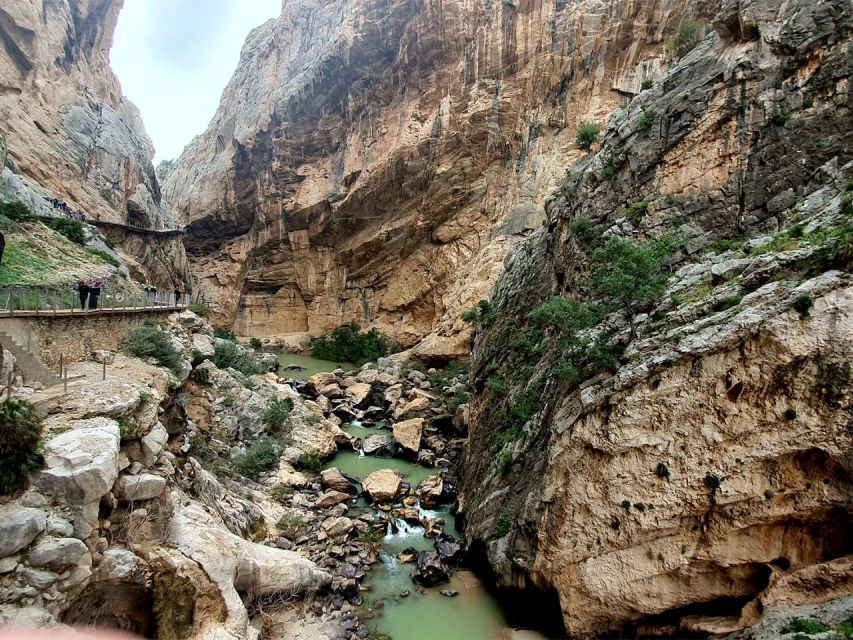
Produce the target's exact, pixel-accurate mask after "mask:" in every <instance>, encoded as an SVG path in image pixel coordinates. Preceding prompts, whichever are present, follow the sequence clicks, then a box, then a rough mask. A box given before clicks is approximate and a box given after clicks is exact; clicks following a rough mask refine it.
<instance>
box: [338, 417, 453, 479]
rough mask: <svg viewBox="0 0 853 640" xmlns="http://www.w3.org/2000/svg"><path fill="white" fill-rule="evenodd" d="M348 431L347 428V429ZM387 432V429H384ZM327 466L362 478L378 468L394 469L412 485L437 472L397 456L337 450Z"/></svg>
mask: <svg viewBox="0 0 853 640" xmlns="http://www.w3.org/2000/svg"><path fill="white" fill-rule="evenodd" d="M347 431H349V429H347ZM386 433H387V431H386ZM326 466H327V467H337V468H338V469H340V470H341V471H343V472H344V473H348V474H349V475H351V476H356V477H358V478H364V477H365V476H367V475H370V474H371V473H373V472H374V471H378V470H379V469H396V470H397V471H399V472H400V475H401V476H402V477H403V481H404V482H408V483H409V484H411V485H412V486H413V487H414V486H417V484H418V483H419V482H420V481H421V480H423V479H424V478H426V477H427V476H429V475H433V474H435V473H438V471H436V470H435V469H427V468H425V467H420V466H418V465H416V464H412V463H411V462H407V461H406V460H398V459H397V458H377V457H375V456H359V455H358V454H357V453H355V452H354V451H338V453H337V454H336V455H335V457H334V458H332V459H331V460H329V461H328V462H327V463H326Z"/></svg>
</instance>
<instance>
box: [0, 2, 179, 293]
mask: <svg viewBox="0 0 853 640" xmlns="http://www.w3.org/2000/svg"><path fill="white" fill-rule="evenodd" d="M121 7H122V2H121V0H51V1H50V2H41V1H40V0H22V1H16V2H11V3H10V2H7V3H4V4H3V6H2V7H0V40H2V45H3V46H2V47H0V123H2V124H0V134H2V136H3V138H5V144H6V145H7V147H8V155H7V158H6V162H5V163H4V165H5V167H0V170H2V171H3V174H2V185H0V186H2V191H3V192H4V193H5V194H6V195H7V196H11V197H17V198H19V199H21V200H22V201H24V202H25V203H26V204H27V205H29V206H30V207H31V208H32V209H34V210H36V211H38V212H41V213H44V214H47V215H49V214H51V213H52V211H53V209H52V207H51V206H50V205H48V204H47V202H46V200H45V199H44V198H46V197H48V198H53V197H56V198H60V199H63V200H65V201H66V202H67V203H68V204H69V206H71V207H72V208H73V209H82V210H83V211H85V212H86V214H87V216H88V217H89V218H90V219H93V220H102V221H105V222H113V223H121V224H126V225H129V226H132V227H141V228H144V229H166V228H174V226H175V224H174V221H173V219H172V216H171V213H170V211H169V209H168V208H167V207H166V206H165V205H164V203H163V202H162V199H161V195H160V186H159V184H158V182H157V179H156V177H155V175H154V168H153V166H152V164H151V160H152V158H153V157H154V148H153V146H152V144H151V141H150V140H149V139H148V137H147V135H146V133H145V129H144V126H143V124H142V120H141V118H140V115H139V112H138V110H137V109H136V107H135V106H134V105H133V104H132V103H130V102H129V101H128V100H127V99H126V98H125V97H124V96H123V95H122V93H121V87H120V86H119V82H118V79H117V78H116V76H115V74H114V73H113V72H112V69H111V68H110V64H109V51H110V48H111V46H112V38H113V32H114V30H115V26H116V21H117V19H118V15H119V11H120V10H121ZM149 242H150V243H155V244H156V243H157V240H156V238H155V239H150V240H149ZM168 253H169V255H170V257H169V260H168V264H167V265H165V266H164V265H162V264H159V263H158V262H156V261H146V258H145V256H144V255H141V254H140V255H136V254H134V253H133V252H131V253H130V255H131V256H132V257H135V258H137V259H138V261H139V262H140V263H141V265H142V267H143V269H144V270H146V271H147V272H148V273H147V275H148V276H149V277H150V278H151V279H152V280H154V281H157V282H159V283H161V284H163V285H165V286H168V284H169V283H171V284H173V285H174V284H175V283H176V282H177V283H182V282H184V281H185V280H186V278H187V269H188V265H187V263H186V259H185V256H184V253H183V249H182V247H181V246H180V244H174V243H172V244H170V246H169V247H168Z"/></svg>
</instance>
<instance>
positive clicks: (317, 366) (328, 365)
mask: <svg viewBox="0 0 853 640" xmlns="http://www.w3.org/2000/svg"><path fill="white" fill-rule="evenodd" d="M276 355H277V356H278V361H279V363H281V370H279V375H280V376H283V377H292V378H294V379H295V380H307V379H308V378H310V377H311V376H313V375H314V374H315V373H325V372H327V371H334V370H335V369H352V368H353V365H352V364H350V363H348V362H330V361H328V360H320V358H314V357H313V356H308V355H305V354H302V353H278V354H276ZM289 364H297V365H299V366H300V367H304V368H305V370H304V371H285V370H284V367H286V366H287V365H289Z"/></svg>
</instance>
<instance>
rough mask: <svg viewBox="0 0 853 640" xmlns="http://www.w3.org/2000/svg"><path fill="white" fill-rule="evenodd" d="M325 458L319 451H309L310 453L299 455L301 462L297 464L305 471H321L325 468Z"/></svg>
mask: <svg viewBox="0 0 853 640" xmlns="http://www.w3.org/2000/svg"><path fill="white" fill-rule="evenodd" d="M325 462H326V461H325V460H324V459H323V456H322V455H320V453H319V452H317V451H309V452H308V453H303V454H302V455H301V456H299V462H298V463H297V466H298V467H299V468H300V469H302V470H303V471H309V472H311V473H320V471H322V470H323V465H324V464H325Z"/></svg>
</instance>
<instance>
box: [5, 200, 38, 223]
mask: <svg viewBox="0 0 853 640" xmlns="http://www.w3.org/2000/svg"><path fill="white" fill-rule="evenodd" d="M0 215H3V216H6V217H7V218H9V219H10V220H14V221H15V222H31V221H33V220H35V219H36V218H35V216H34V215H33V212H32V211H30V208H29V207H28V206H27V205H25V204H24V203H23V202H21V201H20V200H2V201H0Z"/></svg>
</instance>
